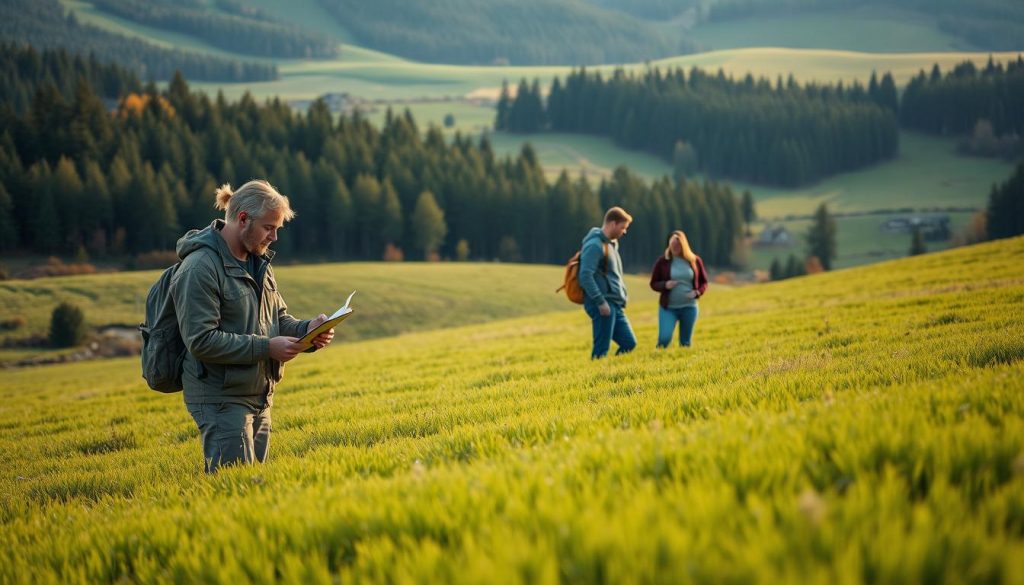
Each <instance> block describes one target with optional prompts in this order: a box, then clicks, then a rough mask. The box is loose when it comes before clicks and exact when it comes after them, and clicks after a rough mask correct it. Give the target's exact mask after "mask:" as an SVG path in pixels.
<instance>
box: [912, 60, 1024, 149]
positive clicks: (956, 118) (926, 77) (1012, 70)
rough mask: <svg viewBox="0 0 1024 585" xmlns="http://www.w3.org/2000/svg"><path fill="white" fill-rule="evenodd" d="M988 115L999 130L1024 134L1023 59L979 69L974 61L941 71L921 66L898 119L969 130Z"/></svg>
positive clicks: (938, 129) (928, 127) (924, 127)
mask: <svg viewBox="0 0 1024 585" xmlns="http://www.w3.org/2000/svg"><path fill="white" fill-rule="evenodd" d="M982 119H984V120H988V121H989V122H990V123H991V124H992V129H993V131H994V132H995V133H996V134H997V135H999V136H1002V135H1008V134H1016V135H1020V134H1024V58H1022V57H1020V56H1018V57H1017V60H1016V61H1011V62H1009V63H1008V64H1007V65H1006V67H1003V65H1002V64H995V63H993V62H992V60H991V59H989V62H988V64H987V65H986V66H985V67H983V68H981V69H978V68H977V67H975V66H974V64H973V63H971V62H970V61H965V62H963V63H961V64H960V65H957V66H956V67H954V68H953V69H952V70H950V71H948V72H946V74H945V75H943V74H942V71H941V69H940V68H939V66H938V65H935V66H934V67H933V68H932V70H931V72H930V73H928V74H926V73H925V72H924V71H921V72H920V73H919V74H918V75H917V76H916V77H914V78H913V79H911V80H910V82H909V83H908V84H907V87H906V90H904V92H903V97H902V105H901V108H900V121H901V123H902V124H903V125H904V126H905V127H907V128H912V129H914V130H920V131H923V132H929V133H932V134H953V135H957V134H966V133H969V132H971V131H972V129H973V128H974V126H975V124H976V123H977V122H978V120H982Z"/></svg>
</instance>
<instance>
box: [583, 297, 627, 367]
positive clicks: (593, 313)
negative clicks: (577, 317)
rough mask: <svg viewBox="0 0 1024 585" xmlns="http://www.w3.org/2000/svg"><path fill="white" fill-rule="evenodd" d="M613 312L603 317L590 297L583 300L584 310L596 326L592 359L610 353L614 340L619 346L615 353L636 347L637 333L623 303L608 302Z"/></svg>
mask: <svg viewBox="0 0 1024 585" xmlns="http://www.w3.org/2000/svg"><path fill="white" fill-rule="evenodd" d="M608 306H609V307H610V308H611V310H612V312H611V314H610V315H608V316H607V317H602V316H601V313H600V312H599V311H598V309H597V305H595V304H594V303H592V302H591V301H590V299H586V300H584V301H583V310H584V311H586V312H587V316H588V317H590V322H591V323H592V324H593V327H594V348H593V349H592V350H591V352H590V357H591V359H596V358H602V357H604V356H606V355H608V347H609V346H610V345H611V342H612V341H615V344H616V345H618V346H619V349H618V351H616V352H615V355H619V354H620V353H628V352H631V351H633V348H634V347H636V335H634V334H633V327H631V326H630V324H629V319H627V318H626V311H625V310H624V309H623V308H622V306H621V305H616V304H615V303H608Z"/></svg>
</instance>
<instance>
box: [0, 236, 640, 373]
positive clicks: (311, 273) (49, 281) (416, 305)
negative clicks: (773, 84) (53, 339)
mask: <svg viewBox="0 0 1024 585" xmlns="http://www.w3.org/2000/svg"><path fill="white" fill-rule="evenodd" d="M568 253H569V252H567V254H568ZM159 274H160V273H159V271H143V272H124V273H115V274H97V275H88V276H67V277H57V278H44V279H36V280H8V281H4V282H0V306H2V307H4V310H3V313H2V315H3V319H7V318H10V317H13V316H15V315H20V316H23V317H24V318H25V320H26V324H25V325H24V326H23V327H20V328H18V329H16V330H13V331H0V343H8V344H9V343H15V342H16V341H17V340H24V339H26V338H30V337H32V336H43V337H45V336H46V335H47V332H48V330H49V323H50V315H51V313H52V311H53V309H54V308H55V307H56V306H57V305H58V304H60V303H62V302H69V303H72V304H74V305H77V306H78V307H80V308H81V309H82V310H83V311H84V312H85V317H86V322H87V324H88V325H89V326H90V327H92V328H97V327H103V326H107V325H118V326H124V327H135V326H136V325H138V324H139V323H141V322H142V320H143V318H144V315H145V309H146V307H145V303H146V294H147V293H148V291H149V287H150V286H152V284H153V283H154V282H156V279H157V277H158V276H159ZM275 275H276V277H277V281H278V283H279V286H280V290H281V293H282V295H283V296H284V299H285V302H287V303H288V308H289V311H290V312H291V313H292V314H293V315H295V316H296V317H298V318H303V319H308V318H311V317H314V316H316V315H317V314H319V313H321V312H324V313H327V314H330V313H333V312H334V311H335V310H336V309H337V308H338V307H339V306H341V304H342V303H344V302H345V297H347V296H348V294H349V293H350V292H351V291H353V290H357V291H359V292H358V293H357V294H356V296H355V298H354V299H353V300H352V306H353V307H354V308H355V309H356V314H355V315H354V316H353V317H352V318H350V319H349V320H347V321H346V322H345V324H344V325H343V326H342V327H341V328H339V329H338V338H339V340H341V341H344V342H349V341H354V340H359V339H368V338H376V337H385V336H390V335H398V334H401V333H408V332H413V331H425V330H429V329H439V328H444V327H454V326H457V325H465V324H471V323H481V322H485V321H490V320H494V319H503V318H509V317H516V316H521V315H531V314H537V313H546V312H550V311H557V310H560V309H566V308H568V307H572V306H573V305H572V304H571V303H570V302H569V301H568V300H566V298H565V296H564V295H561V294H559V295H556V294H554V290H555V288H557V287H558V286H559V285H560V284H561V283H562V276H563V270H562V268H561V267H557V266H544V265H522V264H500V263H481V264H477V263H451V262H443V263H432V264H428V263H412V262H410V263H403V264H400V265H399V264H392V263H373V262H366V263H328V264H307V265H302V266H279V267H276V268H275ZM628 282H629V285H630V286H631V288H632V289H633V290H634V291H636V294H638V295H639V298H643V297H644V295H645V294H646V293H645V291H647V290H648V289H647V284H646V280H644V279H642V278H640V277H629V280H628ZM651 294H653V293H651ZM55 353H62V352H59V351H56V350H49V349H45V348H25V347H17V346H15V347H7V348H3V349H0V364H3V363H5V362H7V363H10V362H13V361H19V360H24V359H28V358H31V357H41V356H46V355H53V354H55Z"/></svg>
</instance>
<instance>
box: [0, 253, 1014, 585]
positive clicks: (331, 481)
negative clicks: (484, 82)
mask: <svg viewBox="0 0 1024 585" xmlns="http://www.w3.org/2000/svg"><path fill="white" fill-rule="evenodd" d="M1022 260H1024V239H1015V240H1008V241H1002V242H997V243H992V244H986V245H982V246H976V247H971V248H963V249H958V250H954V251H950V252H945V253H939V254H930V255H925V256H919V257H915V258H912V259H907V260H901V261H896V262H889V263H884V264H879V265H875V266H871V267H866V268H859V269H851V270H845V271H840V272H836V273H829V274H823V275H817V276H813V277H806V278H797V279H793V280H788V281H783V282H780V283H775V284H771V285H765V286H759V287H747V288H742V289H733V290H725V289H721V288H717V289H716V288H715V287H712V288H711V289H710V291H709V293H708V295H707V296H706V297H705V298H704V299H703V300H702V301H701V316H700V320H699V321H698V325H697V331H696V335H695V346H694V347H693V348H692V349H682V348H672V349H669V350H666V351H656V350H655V349H654V348H653V345H654V334H655V326H656V325H655V318H654V315H655V313H654V310H655V306H654V301H653V299H652V298H650V297H648V298H646V299H642V300H638V301H637V302H634V303H632V304H631V305H630V307H629V308H628V313H629V314H630V317H631V318H632V319H633V320H634V323H635V325H636V329H637V333H638V337H639V338H640V340H641V346H640V347H639V348H638V349H637V351H635V352H634V353H632V354H630V355H627V356H620V357H617V358H613V359H607V360H604V361H599V362H590V361H589V360H588V359H587V356H588V355H589V351H588V350H589V347H588V346H589V323H588V321H587V319H586V317H585V316H583V314H582V312H579V311H571V312H558V313H549V314H546V315H543V316H531V317H521V318H516V319H511V320H505V321H500V322H492V323H488V324H479V325H472V326H466V327H459V328H454V329H446V330H442V331H434V332H427V333H416V334H408V335H401V336H397V337H390V338H386V339H378V340H372V341H363V342H358V343H351V344H344V345H340V346H336V347H332V348H330V349H328V350H326V351H324V352H323V353H317V354H314V355H303V356H300V357H299V358H297V360H296V361H295V362H294V363H293V364H290V365H289V368H288V373H287V376H286V380H285V382H284V384H283V385H282V386H281V387H280V389H279V393H278V395H277V398H276V406H275V411H274V417H275V420H274V429H275V430H274V435H273V441H272V443H273V444H272V448H271V460H270V462H269V463H267V464H265V465H258V466H251V467H238V468H228V469H225V470H224V471H222V472H221V473H219V474H217V475H215V476H212V477H206V476H204V475H203V474H202V472H201V467H200V464H201V461H200V457H201V455H200V449H199V439H198V436H197V432H196V430H195V428H194V425H193V424H192V422H191V421H190V420H189V417H188V415H187V413H186V412H185V409H184V408H183V405H182V404H180V398H178V397H174V396H163V395H157V394H156V393H154V392H150V391H148V390H145V389H144V386H143V385H142V384H141V383H140V382H141V379H139V376H138V371H137V365H136V363H135V361H134V360H121V361H118V360H114V361H109V362H103V363H87V364H77V365H67V366H63V365H62V366H51V367H46V368H35V369H22V370H13V371H5V372H4V373H3V374H2V375H3V384H2V388H0V404H2V405H3V406H2V407H0V449H2V452H3V453H4V457H3V458H2V459H0V523H2V526H3V529H2V530H0V581H3V582H29V581H31V582H71V583H76V582H90V583H91V582H96V581H110V580H127V581H141V582H238V581H255V582H271V581H290V582H313V583H334V582H340V583H363V582H420V583H434V582H477V583H483V582H486V583H494V582H509V583H538V582H540V583H553V582H564V583H593V582H644V583H646V582H666V583H669V582H670V583H680V582H703V583H723V582H754V581H758V582H770V583H777V582H794V583H837V582H843V583H891V582H899V583H905V582H928V583H933V582H992V583H998V582H1007V583H1012V582H1020V580H1021V577H1022V576H1024V418H1022V417H1024V392H1022V391H1024V377H1022V373H1024V344H1022V343H1021V342H1020V339H1022V338H1024V316H1022V315H1021V311H1020V307H1021V305H1022V302H1024V262H1022ZM405 268H406V267H393V268H392V269H393V270H395V271H402V270H405ZM282 280H283V279H282Z"/></svg>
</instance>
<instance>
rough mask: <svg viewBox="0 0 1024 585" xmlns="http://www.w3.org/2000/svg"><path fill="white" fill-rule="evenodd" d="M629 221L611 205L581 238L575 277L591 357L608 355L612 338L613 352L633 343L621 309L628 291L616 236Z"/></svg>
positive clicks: (623, 230) (631, 329) (625, 228)
mask: <svg viewBox="0 0 1024 585" xmlns="http://www.w3.org/2000/svg"><path fill="white" fill-rule="evenodd" d="M632 222H633V218H632V216H630V215H629V214H628V213H626V211H625V210H624V209H622V208H621V207H612V208H611V209H609V210H608V212H607V213H605V215H604V225H603V226H602V227H600V228H596V227H595V228H592V229H591V230H590V232H589V233H588V234H587V236H586V237H585V238H583V247H582V250H581V252H580V272H579V281H580V287H581V288H582V289H583V292H584V295H585V296H584V299H583V310H584V311H586V313H587V316H589V317H590V321H591V324H592V326H593V337H594V345H593V349H592V350H591V352H590V357H591V358H595V359H596V358H601V357H604V356H606V355H608V348H609V347H610V345H611V342H612V341H613V340H614V341H615V343H616V345H618V346H619V349H618V351H616V352H615V353H616V354H620V353H627V352H629V351H632V350H633V348H634V347H636V335H634V334H633V327H632V326H630V324H629V319H627V318H626V313H625V308H626V302H627V301H628V300H629V295H628V294H627V293H626V283H625V282H623V280H622V258H620V257H619V239H620V238H622V236H624V235H626V231H627V230H628V229H629V225H630V223H632Z"/></svg>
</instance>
